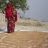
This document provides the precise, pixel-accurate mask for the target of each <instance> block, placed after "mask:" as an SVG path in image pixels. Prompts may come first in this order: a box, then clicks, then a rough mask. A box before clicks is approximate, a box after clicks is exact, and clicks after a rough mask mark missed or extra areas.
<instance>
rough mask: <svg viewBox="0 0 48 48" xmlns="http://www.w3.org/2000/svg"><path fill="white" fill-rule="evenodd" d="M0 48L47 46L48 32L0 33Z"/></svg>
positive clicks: (41, 47)
mask: <svg viewBox="0 0 48 48" xmlns="http://www.w3.org/2000/svg"><path fill="white" fill-rule="evenodd" d="M0 48H48V33H43V32H14V33H0Z"/></svg>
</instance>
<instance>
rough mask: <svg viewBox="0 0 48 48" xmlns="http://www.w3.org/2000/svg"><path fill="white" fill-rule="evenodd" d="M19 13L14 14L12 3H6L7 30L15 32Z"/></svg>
mask: <svg viewBox="0 0 48 48" xmlns="http://www.w3.org/2000/svg"><path fill="white" fill-rule="evenodd" d="M16 16H17V15H15V16H13V10H12V5H11V4H7V5H6V16H5V17H6V19H7V32H8V33H11V32H14V29H15V22H16V21H17V17H16Z"/></svg>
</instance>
